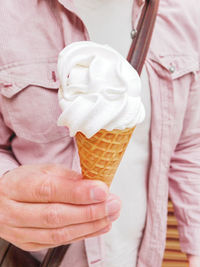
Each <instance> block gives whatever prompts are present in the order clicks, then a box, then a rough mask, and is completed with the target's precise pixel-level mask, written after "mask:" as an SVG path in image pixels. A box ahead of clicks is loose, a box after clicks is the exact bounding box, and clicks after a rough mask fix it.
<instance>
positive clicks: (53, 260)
mask: <svg viewBox="0 0 200 267" xmlns="http://www.w3.org/2000/svg"><path fill="white" fill-rule="evenodd" d="M69 247H70V244H68V245H65V246H60V247H56V248H51V249H49V250H48V252H47V254H46V256H45V258H44V260H43V262H42V263H41V265H40V267H58V266H60V264H61V262H62V260H63V258H64V256H65V253H66V252H67V250H68V249H69Z"/></svg>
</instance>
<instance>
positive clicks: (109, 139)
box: [76, 127, 135, 186]
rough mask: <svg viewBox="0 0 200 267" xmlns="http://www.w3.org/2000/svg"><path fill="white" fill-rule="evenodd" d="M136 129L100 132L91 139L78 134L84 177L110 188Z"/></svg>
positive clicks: (77, 140) (77, 139)
mask: <svg viewBox="0 0 200 267" xmlns="http://www.w3.org/2000/svg"><path fill="white" fill-rule="evenodd" d="M134 129H135V127H133V128H127V129H125V130H113V131H106V130H104V129H102V130H100V131H99V132H98V133H96V134H95V135H93V136H92V137H91V138H87V137H86V136H85V135H84V134H82V133H81V132H78V133H77V134H76V142H77V146H78V152H79V157H80V164H81V169H82V174H83V177H84V178H86V179H92V180H101V181H103V182H105V183H106V184H107V185H108V186H110V184H111V182H112V180H113V177H114V175H115V173H116V171H117V168H118V166H119V163H120V161H121V159H122V156H123V154H124V152H125V150H126V147H127V145H128V143H129V140H130V138H131V136H132V133H133V131H134Z"/></svg>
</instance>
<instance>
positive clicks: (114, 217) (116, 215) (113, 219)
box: [108, 212, 120, 222]
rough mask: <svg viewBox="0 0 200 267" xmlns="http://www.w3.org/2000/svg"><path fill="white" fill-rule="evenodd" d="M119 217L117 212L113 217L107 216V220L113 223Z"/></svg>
mask: <svg viewBox="0 0 200 267" xmlns="http://www.w3.org/2000/svg"><path fill="white" fill-rule="evenodd" d="M119 215H120V213H119V212H118V213H117V214H116V213H115V214H113V215H109V216H108V219H109V221H110V222H114V221H116V220H117V219H118V218H119Z"/></svg>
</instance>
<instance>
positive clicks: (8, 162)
mask: <svg viewBox="0 0 200 267" xmlns="http://www.w3.org/2000/svg"><path fill="white" fill-rule="evenodd" d="M13 136H14V133H13V132H12V131H11V130H10V129H9V128H8V127H7V126H6V124H5V122H4V120H3V116H2V114H1V111H0V177H1V176H2V175H3V174H4V173H5V172H7V171H9V170H12V169H14V168H16V167H18V166H19V163H18V162H17V160H16V159H15V157H14V155H13V153H12V148H11V140H12V137H13Z"/></svg>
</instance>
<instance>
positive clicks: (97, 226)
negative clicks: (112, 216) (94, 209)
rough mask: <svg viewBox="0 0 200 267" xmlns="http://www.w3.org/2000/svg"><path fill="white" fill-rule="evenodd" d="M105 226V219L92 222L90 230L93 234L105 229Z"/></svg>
mask: <svg viewBox="0 0 200 267" xmlns="http://www.w3.org/2000/svg"><path fill="white" fill-rule="evenodd" d="M107 224H108V222H107V221H106V220H105V219H102V220H98V221H94V222H93V223H92V230H93V232H96V231H98V230H100V229H102V228H103V227H106V225H107Z"/></svg>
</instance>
